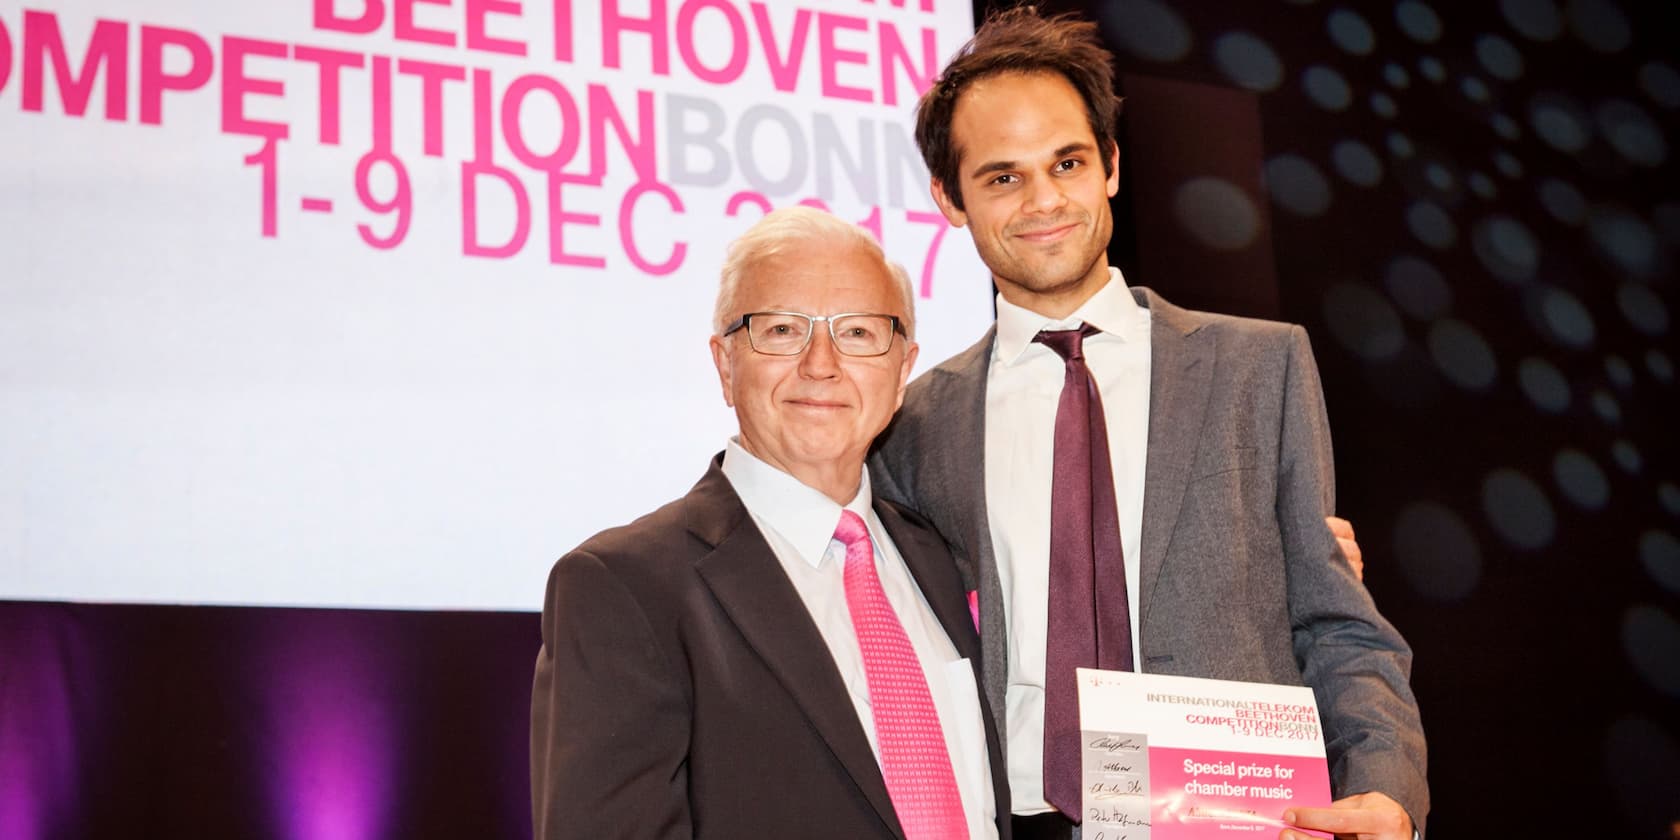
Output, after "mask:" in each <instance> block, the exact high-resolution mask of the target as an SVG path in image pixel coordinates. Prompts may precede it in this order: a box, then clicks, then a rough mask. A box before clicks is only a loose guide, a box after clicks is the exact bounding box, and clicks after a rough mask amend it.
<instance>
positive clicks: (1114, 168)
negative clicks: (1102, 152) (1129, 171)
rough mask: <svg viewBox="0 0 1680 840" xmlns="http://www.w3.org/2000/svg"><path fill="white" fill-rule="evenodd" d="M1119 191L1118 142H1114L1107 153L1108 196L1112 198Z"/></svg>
mask: <svg viewBox="0 0 1680 840" xmlns="http://www.w3.org/2000/svg"><path fill="white" fill-rule="evenodd" d="M1119 192H1120V144H1119V143H1115V144H1114V149H1113V150H1112V151H1110V152H1109V153H1108V197H1109V198H1113V197H1114V196H1115V194H1116V193H1119Z"/></svg>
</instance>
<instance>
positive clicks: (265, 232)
mask: <svg viewBox="0 0 1680 840" xmlns="http://www.w3.org/2000/svg"><path fill="white" fill-rule="evenodd" d="M972 25H973V23H972V20H971V12H970V5H969V3H968V2H967V0H960V2H959V1H958V0H873V1H871V0H849V1H848V0H753V1H752V2H748V0H284V1H283V2H267V3H229V2H212V1H211V0H145V1H144V2H136V0H126V1H121V0H73V2H54V3H48V2H35V3H28V2H25V3H22V4H20V3H18V2H15V0H0V599H71V600H91V601H122V602H172V603H217V604H257V605H333V606H359V607H405V608H467V609H516V610H530V609H536V608H538V607H540V605H541V599H542V587H543V582H544V579H545V575H546V573H547V570H548V567H549V566H550V564H551V563H552V562H553V560H554V559H555V558H556V557H558V556H559V555H560V554H562V553H564V552H565V551H566V550H568V549H570V548H571V547H573V546H575V545H576V544H577V543H578V542H580V541H581V540H583V539H584V538H585V537H587V536H589V535H590V534H591V533H593V532H595V531H597V530H600V529H602V528H605V527H609V526H612V525H615V524H620V523H624V522H627V521H629V520H630V519H633V518H634V517H636V516H638V515H640V514H642V513H645V512H647V511H649V510H652V509H653V508H654V507H656V506H658V505H659V504H662V503H663V502H665V501H667V500H670V499H672V498H675V497H676V496H678V495H680V494H682V493H683V492H684V491H685V490H686V489H687V488H688V487H689V486H690V485H691V484H692V483H693V482H694V481H695V480H696V479H698V478H699V476H700V474H701V473H702V472H703V471H704V469H705V468H706V465H707V462H708V459H709V458H710V457H711V456H712V455H713V454H714V453H716V452H717V451H719V450H720V449H721V448H722V446H723V444H724V442H725V440H726V438H727V436H728V435H729V434H730V433H731V432H732V430H733V428H734V417H733V415H732V414H731V413H730V412H729V410H728V409H727V408H726V407H725V406H724V404H723V399H722V396H721V391H720V388H719V385H718V382H717V376H716V372H715V370H714V369H713V367H712V363H711V359H710V355H709V353H708V351H707V347H706V340H707V337H708V336H709V334H710V324H709V322H710V316H711V311H712V303H713V298H714V294H715V291H716V284H717V280H716V278H717V270H718V267H719V265H720V263H721V261H722V258H723V249H724V246H725V244H726V243H727V242H728V241H729V240H730V239H731V238H733V237H734V236H735V235H737V234H738V233H740V232H741V231H743V230H745V229H746V227H747V226H749V225H750V224H751V223H752V222H753V221H754V220H755V219H757V218H758V217H760V216H761V215H762V214H763V213H764V212H765V211H766V209H768V208H773V207H781V206H788V205H792V204H796V203H811V204H817V205H820V206H824V207H827V208H830V209H832V210H833V211H835V212H836V213H838V214H839V215H841V216H842V217H844V218H846V219H850V220H853V221H857V222H860V223H862V224H863V225H864V226H866V227H868V228H870V229H871V230H872V231H874V232H875V233H876V234H877V235H878V237H879V238H880V239H881V240H882V241H883V243H884V244H885V246H886V249H887V251H888V253H889V255H890V256H891V257H892V258H893V259H895V260H896V261H898V262H900V263H902V264H903V265H904V266H905V267H906V268H907V269H908V271H909V273H910V276H911V278H912V279H913V281H914V283H915V285H916V287H917V290H918V292H919V295H918V306H919V312H920V316H921V317H920V321H921V328H920V336H919V338H920V339H921V344H922V355H921V360H922V361H921V364H920V365H919V367H921V368H926V367H927V366H929V365H930V364H932V363H935V362H937V361H939V360H941V359H943V358H945V357H946V356H948V355H950V354H951V353H953V352H955V351H957V350H959V349H961V348H962V347H964V346H966V345H967V344H968V343H970V342H972V341H974V340H975V339H976V338H977V337H978V336H979V335H980V333H981V331H982V330H983V328H984V326H985V324H986V323H987V321H988V320H989V318H990V311H991V309H990V307H991V303H990V298H989V294H988V289H989V285H988V284H989V278H988V275H987V273H986V271H985V270H984V268H983V266H982V265H981V264H980V262H979V260H978V259H977V258H976V256H975V254H974V251H973V245H972V243H971V242H970V240H969V237H968V235H967V232H966V231H961V230H955V229H951V228H949V227H948V226H947V225H946V223H945V221H944V220H943V218H942V217H941V216H939V214H938V213H937V211H936V210H935V208H934V206H933V204H932V202H931V200H930V199H929V198H928V195H927V174H926V170H925V168H924V167H923V166H922V164H921V161H920V158H919V157H918V155H917V153H916V151H915V144H914V140H913V131H912V125H913V113H914V106H915V102H916V98H917V96H918V94H919V93H920V92H921V91H922V90H924V89H925V88H926V87H927V86H928V85H929V84H930V82H931V80H932V79H933V78H934V76H935V75H936V73H937V71H938V69H939V67H940V66H941V64H942V62H943V61H944V60H945V59H947V58H948V57H949V56H950V54H951V53H952V52H953V51H954V50H955V49H956V48H957V47H958V46H960V45H961V44H962V42H963V41H964V40H965V39H966V38H967V37H968V35H969V34H970V33H971V32H972Z"/></svg>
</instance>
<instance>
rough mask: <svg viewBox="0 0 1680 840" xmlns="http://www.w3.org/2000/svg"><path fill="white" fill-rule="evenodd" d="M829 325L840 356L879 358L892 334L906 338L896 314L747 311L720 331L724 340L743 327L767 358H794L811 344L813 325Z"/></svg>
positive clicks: (750, 339) (757, 348)
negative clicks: (813, 313)
mask: <svg viewBox="0 0 1680 840" xmlns="http://www.w3.org/2000/svg"><path fill="white" fill-rule="evenodd" d="M818 321H827V322H828V337H829V338H832V339H834V349H836V350H839V351H840V354H841V355H843V356H880V355H884V354H885V353H886V352H887V351H888V350H891V349H892V341H893V333H898V334H899V335H903V336H905V337H906V338H908V337H909V336H908V335H907V334H906V333H905V332H904V325H903V324H902V323H900V322H899V320H898V316H896V315H874V314H870V313H867V312H842V313H839V314H837V315H806V314H804V313H803V312H748V313H747V314H745V315H742V316H741V317H740V318H739V319H737V320H736V321H735V323H733V324H730V325H729V328H728V329H726V330H724V331H723V334H724V336H725V337H728V336H731V335H734V334H735V333H737V332H739V331H741V330H742V329H743V328H744V329H746V331H747V342H748V343H749V344H750V345H752V349H753V350H755V351H757V352H759V353H763V354H765V355H766V356H797V355H799V354H800V353H803V352H805V348H806V347H809V346H810V344H811V334H812V333H814V332H816V329H815V327H816V322H818Z"/></svg>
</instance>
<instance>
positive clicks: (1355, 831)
mask: <svg viewBox="0 0 1680 840" xmlns="http://www.w3.org/2000/svg"><path fill="white" fill-rule="evenodd" d="M1283 821H1284V822H1286V823H1289V824H1290V825H1293V826H1297V827H1300V828H1310V829H1313V830H1315V831H1328V832H1330V833H1331V834H1334V835H1336V836H1337V837H1338V838H1354V840H1412V836H1413V831H1412V818H1411V816H1410V815H1408V814H1407V813H1406V809H1405V808H1402V807H1400V803H1398V802H1395V801H1394V800H1392V799H1390V798H1388V796H1387V795H1385V794H1381V793H1376V792H1374V791H1373V792H1371V793H1356V794H1354V795H1353V796H1349V797H1346V798H1344V799H1338V800H1336V801H1335V802H1332V803H1330V807H1328V808H1290V809H1289V810H1287V811H1284V812H1283ZM1278 840H1314V837H1313V835H1310V834H1307V833H1305V832H1301V831H1292V830H1290V829H1287V828H1286V829H1284V830H1283V832H1282V833H1280V834H1279V835H1278Z"/></svg>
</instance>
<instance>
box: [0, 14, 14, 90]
mask: <svg viewBox="0 0 1680 840" xmlns="http://www.w3.org/2000/svg"><path fill="white" fill-rule="evenodd" d="M11 77H12V34H11V33H10V32H7V31H6V21H4V20H0V91H4V90H5V89H6V80H7V79H10V78H11Z"/></svg>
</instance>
